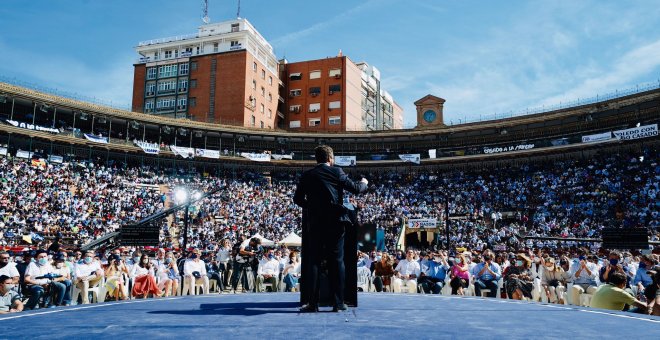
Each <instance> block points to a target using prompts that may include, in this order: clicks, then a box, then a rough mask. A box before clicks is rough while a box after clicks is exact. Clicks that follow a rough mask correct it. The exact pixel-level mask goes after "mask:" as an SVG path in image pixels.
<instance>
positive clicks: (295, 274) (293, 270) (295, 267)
mask: <svg viewBox="0 0 660 340" xmlns="http://www.w3.org/2000/svg"><path fill="white" fill-rule="evenodd" d="M289 258H290V260H289V264H287V265H286V266H284V270H283V271H282V277H283V279H282V282H284V284H285V285H286V288H285V289H284V291H285V292H290V291H291V290H292V289H293V288H295V287H296V285H297V284H298V280H299V279H300V262H299V261H298V253H297V252H295V251H292V252H291V253H290V255H289Z"/></svg>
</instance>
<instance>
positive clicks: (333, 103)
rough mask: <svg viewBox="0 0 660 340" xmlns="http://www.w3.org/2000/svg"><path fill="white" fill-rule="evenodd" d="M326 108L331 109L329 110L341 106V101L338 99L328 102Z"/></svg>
mask: <svg viewBox="0 0 660 340" xmlns="http://www.w3.org/2000/svg"><path fill="white" fill-rule="evenodd" d="M328 108H329V109H331V110H332V109H339V108H341V101H339V100H338V101H334V102H330V103H329V104H328Z"/></svg>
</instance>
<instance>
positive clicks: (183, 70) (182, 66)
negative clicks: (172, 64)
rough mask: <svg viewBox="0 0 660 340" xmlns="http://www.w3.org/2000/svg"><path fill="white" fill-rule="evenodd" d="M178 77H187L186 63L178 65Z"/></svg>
mask: <svg viewBox="0 0 660 340" xmlns="http://www.w3.org/2000/svg"><path fill="white" fill-rule="evenodd" d="M179 75H180V76H185V75H188V63H183V64H179Z"/></svg>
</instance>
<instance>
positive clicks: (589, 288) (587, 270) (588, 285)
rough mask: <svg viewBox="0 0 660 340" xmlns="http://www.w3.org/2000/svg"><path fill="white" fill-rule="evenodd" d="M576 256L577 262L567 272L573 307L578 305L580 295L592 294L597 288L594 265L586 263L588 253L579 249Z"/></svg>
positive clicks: (596, 272)
mask: <svg viewBox="0 0 660 340" xmlns="http://www.w3.org/2000/svg"><path fill="white" fill-rule="evenodd" d="M578 254H579V255H578V260H577V261H574V262H573V265H571V268H570V271H569V273H570V275H571V279H572V280H573V288H571V302H572V303H573V304H574V305H579V303H580V294H582V293H584V292H586V293H587V294H593V293H595V292H596V289H597V288H598V286H597V285H596V277H597V275H598V269H597V267H596V264H595V263H591V262H588V261H587V254H588V252H587V250H586V249H580V251H579V253H578Z"/></svg>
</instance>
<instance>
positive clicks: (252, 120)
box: [250, 116, 257, 126]
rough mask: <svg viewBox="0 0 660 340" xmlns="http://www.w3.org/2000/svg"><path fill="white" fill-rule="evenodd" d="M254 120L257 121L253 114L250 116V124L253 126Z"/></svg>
mask: <svg viewBox="0 0 660 340" xmlns="http://www.w3.org/2000/svg"><path fill="white" fill-rule="evenodd" d="M256 121H257V119H256V118H255V117H254V116H252V117H251V118H250V126H254V125H255V124H256Z"/></svg>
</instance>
